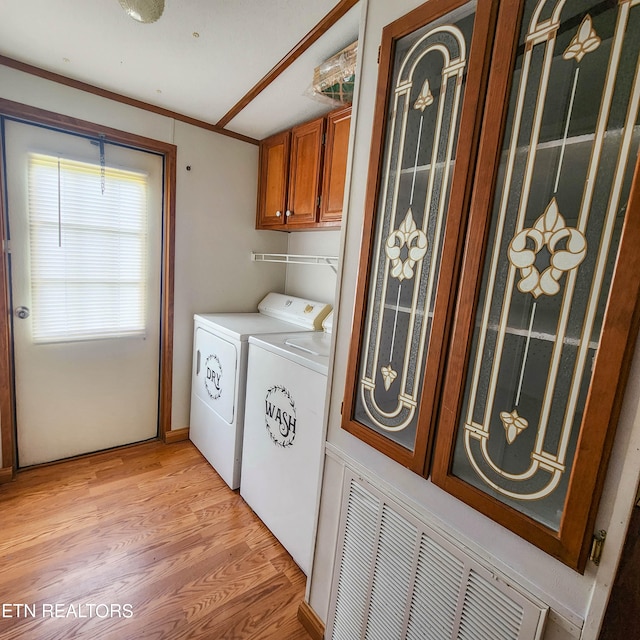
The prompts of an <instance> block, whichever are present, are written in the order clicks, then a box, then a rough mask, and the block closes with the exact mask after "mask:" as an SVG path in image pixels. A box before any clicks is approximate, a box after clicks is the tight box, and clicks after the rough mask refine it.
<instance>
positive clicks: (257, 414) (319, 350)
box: [240, 316, 331, 575]
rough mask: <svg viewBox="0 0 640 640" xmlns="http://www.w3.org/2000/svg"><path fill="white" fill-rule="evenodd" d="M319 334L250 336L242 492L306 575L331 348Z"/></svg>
mask: <svg viewBox="0 0 640 640" xmlns="http://www.w3.org/2000/svg"><path fill="white" fill-rule="evenodd" d="M330 318H331V316H329V317H328V318H327V320H326V321H325V332H324V333H313V334H309V333H304V334H278V335H262V336H255V337H251V338H250V339H249V362H248V368H247V391H246V407H245V429H244V445H243V461H242V478H241V481H240V495H241V496H242V497H243V498H244V499H245V501H246V502H247V504H249V506H250V507H251V508H252V509H253V510H254V511H255V513H256V514H257V515H258V517H259V518H260V519H261V520H262V521H263V522H264V523H265V524H266V525H267V527H268V528H269V529H270V530H271V532H272V533H273V534H274V535H275V537H276V538H277V539H278V540H279V541H280V542H281V544H282V545H283V546H284V548H285V549H287V551H288V552H289V553H290V554H291V556H292V557H293V559H294V560H295V562H296V563H297V564H298V566H299V567H300V568H301V569H302V571H303V572H304V573H305V574H307V575H308V574H309V570H310V569H311V560H312V552H313V530H314V525H315V512H316V504H317V495H318V489H319V480H320V467H321V464H322V459H323V453H324V407H325V398H326V393H327V370H328V365H329V352H330V348H331V335H330Z"/></svg>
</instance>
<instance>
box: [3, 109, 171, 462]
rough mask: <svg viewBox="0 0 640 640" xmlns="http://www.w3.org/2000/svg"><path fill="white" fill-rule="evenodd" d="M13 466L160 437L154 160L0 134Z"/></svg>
mask: <svg viewBox="0 0 640 640" xmlns="http://www.w3.org/2000/svg"><path fill="white" fill-rule="evenodd" d="M5 135H6V138H5V143H6V145H5V149H6V176H7V201H8V214H9V219H8V222H9V236H10V252H11V254H10V260H11V262H10V264H11V295H12V303H13V310H14V317H13V346H14V359H15V394H16V395H15V397H16V422H17V434H16V435H17V444H18V464H19V466H20V467H24V466H28V465H33V464H37V463H42V462H48V461H52V460H59V459H62V458H67V457H70V456H75V455H80V454H83V453H89V452H93V451H99V450H102V449H107V448H110V447H114V446H119V445H124V444H130V443H133V442H139V441H142V440H146V439H149V438H153V437H155V436H156V434H157V429H158V384H159V341H160V286H161V284H160V272H161V251H162V246H161V243H162V171H163V167H162V159H161V157H159V156H156V155H154V154H150V153H146V152H142V151H136V150H132V149H127V148H123V147H119V146H116V145H110V144H102V145H101V144H100V143H99V142H96V141H91V140H88V139H87V138H84V137H82V136H76V135H70V134H65V133H60V132H57V131H52V130H50V129H47V128H43V127H37V126H32V125H27V124H22V123H17V122H13V121H7V122H6V129H5Z"/></svg>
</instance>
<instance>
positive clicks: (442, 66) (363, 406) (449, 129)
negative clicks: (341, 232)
mask: <svg viewBox="0 0 640 640" xmlns="http://www.w3.org/2000/svg"><path fill="white" fill-rule="evenodd" d="M475 6H476V3H475V2H470V3H468V4H466V5H464V6H463V7H461V8H460V9H457V10H456V11H454V12H451V13H450V14H448V15H446V16H444V17H443V18H442V19H440V20H438V21H436V22H433V23H431V24H430V25H427V26H426V27H423V28H422V29H419V30H417V31H415V32H413V33H412V34H410V35H408V36H405V37H403V38H401V39H399V40H398V41H397V42H396V47H395V58H394V67H393V74H392V82H391V87H392V89H391V95H390V97H389V106H388V112H387V121H386V125H387V126H386V140H385V145H384V157H383V174H382V178H381V187H380V191H379V199H378V210H377V212H376V218H375V222H374V225H375V229H376V240H375V245H374V249H373V255H372V261H371V268H370V272H369V277H370V287H369V298H368V301H367V313H366V317H365V324H364V337H363V343H362V344H363V346H362V349H361V352H360V360H359V362H360V371H359V378H358V387H359V388H358V393H357V396H356V402H355V410H354V418H355V420H356V421H357V422H359V423H360V424H363V425H365V426H367V427H369V428H371V429H373V430H374V431H377V432H378V433H382V434H384V435H385V436H386V437H388V438H389V439H390V440H392V441H394V442H396V443H398V444H400V445H402V446H404V447H405V448H407V449H409V450H413V449H414V446H415V438H416V430H417V419H418V407H419V402H420V392H421V387H422V377H423V373H424V364H425V360H426V355H427V348H428V342H429V335H430V331H431V317H432V314H433V305H434V301H435V293H436V286H437V281H438V273H439V267H440V255H441V251H442V242H443V235H444V229H445V224H446V215H447V205H448V200H449V193H450V189H451V180H452V173H453V165H454V160H455V149H456V142H457V135H458V129H459V124H460V112H461V107H462V98H463V93H464V79H465V73H466V70H467V66H468V52H469V48H470V45H471V35H472V31H473V23H474V14H475Z"/></svg>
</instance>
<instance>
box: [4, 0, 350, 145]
mask: <svg viewBox="0 0 640 640" xmlns="http://www.w3.org/2000/svg"><path fill="white" fill-rule="evenodd" d="M338 4H339V2H338V0H165V10H164V13H163V15H162V16H161V18H160V19H159V20H158V21H157V22H154V23H150V24H142V23H140V22H136V21H135V20H133V19H132V18H130V17H129V16H128V15H127V14H126V13H125V11H124V10H123V9H122V7H121V6H120V3H119V2H118V0H91V1H90V2H88V1H87V0H55V1H52V0H0V56H5V57H6V58H10V59H11V60H15V61H18V62H20V63H26V64H28V65H32V66H34V67H38V68H39V69H42V70H45V71H48V72H54V73H56V74H60V75H63V76H65V77H67V78H71V79H73V80H78V81H81V82H85V83H88V84H90V85H93V86H95V87H99V88H100V89H106V90H108V91H112V92H115V93H118V94H120V95H122V96H126V97H127V98H133V99H136V100H141V101H143V102H145V103H148V104H150V105H154V106H155V107H160V108H163V109H167V110H170V111H173V112H176V113H179V114H182V115H184V116H188V117H190V118H195V119H197V120H200V121H203V122H206V123H208V124H211V125H215V124H216V123H218V121H219V120H220V119H221V118H223V116H225V114H227V113H228V112H229V110H231V109H232V107H234V105H236V103H238V102H239V101H240V100H241V99H242V98H243V97H244V96H245V94H247V93H248V92H249V91H250V90H251V89H252V88H253V87H254V86H255V85H256V84H257V83H258V82H259V81H260V80H261V79H262V78H263V77H264V76H265V75H267V74H268V72H269V71H271V70H272V69H273V68H274V67H275V66H276V65H277V64H278V62H279V61H281V60H282V59H283V58H284V57H285V56H286V55H287V54H288V53H289V52H290V51H291V50H292V49H294V47H295V46H296V45H297V44H298V43H299V42H300V41H301V40H302V39H303V38H304V37H305V36H306V35H307V34H308V33H309V32H310V31H312V30H313V29H314V27H315V26H316V25H317V24H318V23H319V22H321V21H322V20H323V18H324V17H325V16H326V15H327V14H328V13H329V12H330V11H331V10H332V9H333V8H334V7H335V6H336V5H338ZM359 18H360V7H359V5H358V4H356V5H355V6H354V7H353V8H351V9H350V10H349V11H348V12H347V13H346V14H345V15H344V16H343V17H342V18H340V20H338V22H336V24H335V25H333V26H332V27H331V28H330V29H329V30H328V31H327V32H326V33H325V34H324V35H322V36H321V37H320V39H319V40H318V41H317V42H316V43H315V44H313V45H312V46H311V47H310V48H309V49H308V50H307V51H306V52H305V53H304V54H302V55H301V56H300V57H299V58H298V59H297V60H296V61H295V62H294V63H293V64H292V65H291V66H290V67H289V68H288V69H286V70H285V71H284V72H283V73H282V74H281V75H280V76H279V77H278V78H277V79H276V80H275V81H274V82H273V83H271V84H270V85H269V86H268V87H267V88H266V89H265V90H264V91H262V92H261V93H260V94H259V95H258V96H257V97H256V98H255V99H254V100H252V101H251V102H250V103H249V104H248V105H247V107H246V108H244V109H243V110H242V111H240V113H238V115H237V116H235V117H234V118H233V119H232V120H231V121H229V122H228V123H227V124H226V125H225V128H226V129H228V130H229V131H233V132H236V133H240V134H242V135H245V136H249V137H251V138H256V139H262V138H264V137H266V136H268V135H270V134H272V133H275V132H277V131H279V130H282V129H284V128H287V127H289V126H291V125H293V124H295V123H297V122H302V121H304V120H307V119H310V118H313V117H315V116H316V115H320V114H322V113H325V112H326V111H328V110H329V108H330V107H329V106H328V105H327V104H326V103H323V102H320V101H318V100H317V99H315V98H312V97H309V96H308V95H305V92H307V91H308V89H309V87H310V86H311V84H312V80H313V70H314V68H315V67H316V66H318V65H319V64H321V63H322V62H323V61H324V60H326V59H327V58H328V57H330V56H332V55H333V54H334V53H336V52H337V51H340V50H341V49H342V48H344V47H345V46H346V45H348V44H350V43H351V42H353V41H354V40H356V39H357V37H358V26H359Z"/></svg>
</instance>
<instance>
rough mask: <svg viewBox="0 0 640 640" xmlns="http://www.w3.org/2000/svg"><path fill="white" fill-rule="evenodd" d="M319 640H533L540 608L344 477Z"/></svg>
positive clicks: (540, 621)
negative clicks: (330, 581)
mask: <svg viewBox="0 0 640 640" xmlns="http://www.w3.org/2000/svg"><path fill="white" fill-rule="evenodd" d="M340 527H341V528H340V532H341V533H340V540H339V546H338V562H337V563H336V570H335V575H334V581H333V582H334V586H333V592H332V598H331V603H332V604H331V611H330V615H329V623H328V625H327V635H326V637H327V638H330V639H331V640H358V639H360V640H395V639H397V640H404V639H405V638H407V639H409V640H449V639H450V640H537V639H539V638H540V637H541V635H542V631H543V628H544V622H545V619H546V614H547V608H546V607H545V606H544V605H541V604H540V603H537V602H535V601H534V599H533V597H532V596H527V595H525V594H524V593H523V592H522V591H521V590H520V589H516V588H514V587H513V586H511V585H510V584H508V583H507V581H506V580H505V579H503V578H502V577H500V576H498V575H496V572H495V571H490V570H488V569H487V568H485V567H484V566H482V565H480V564H479V563H478V562H477V561H476V560H475V559H474V558H472V557H471V556H469V555H468V554H467V553H465V552H464V551H463V550H462V549H460V548H458V547H457V546H455V545H453V544H452V543H451V542H449V541H448V540H446V539H444V538H443V537H442V536H440V535H439V534H438V533H436V532H435V531H433V530H432V529H430V528H429V527H427V525H426V524H425V523H423V522H420V521H419V520H417V519H416V518H414V517H413V516H411V515H410V514H409V513H408V512H406V511H405V510H404V509H402V507H400V506H399V505H397V504H394V503H393V502H392V501H391V500H390V499H389V498H388V497H387V496H384V495H383V494H382V493H381V492H380V491H379V490H377V489H376V488H374V487H372V486H371V485H369V484H368V483H366V482H365V481H363V480H361V479H359V478H356V477H354V476H353V475H351V474H350V473H347V475H346V478H345V493H344V496H343V504H342V514H341V524H340Z"/></svg>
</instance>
